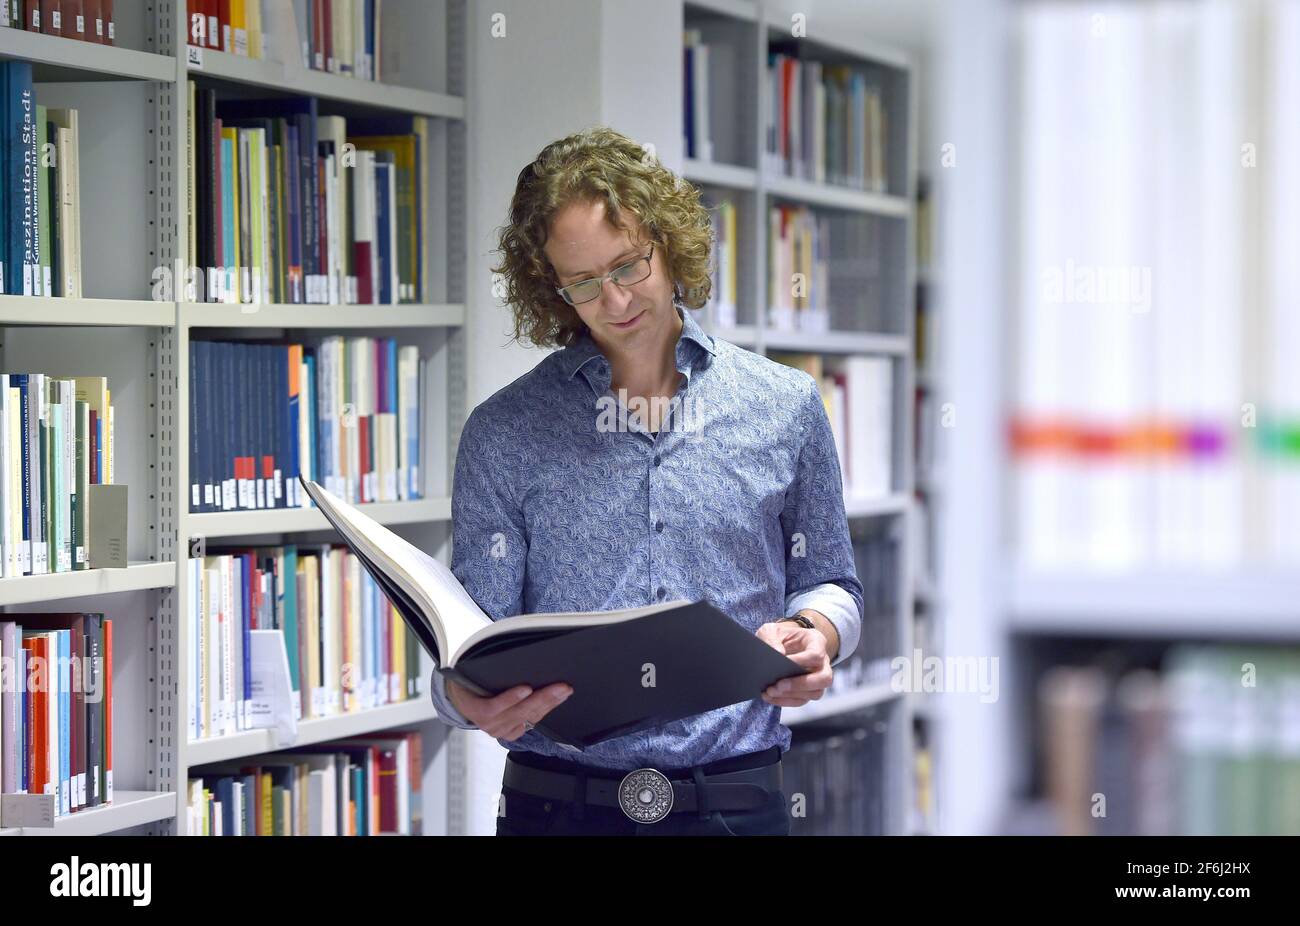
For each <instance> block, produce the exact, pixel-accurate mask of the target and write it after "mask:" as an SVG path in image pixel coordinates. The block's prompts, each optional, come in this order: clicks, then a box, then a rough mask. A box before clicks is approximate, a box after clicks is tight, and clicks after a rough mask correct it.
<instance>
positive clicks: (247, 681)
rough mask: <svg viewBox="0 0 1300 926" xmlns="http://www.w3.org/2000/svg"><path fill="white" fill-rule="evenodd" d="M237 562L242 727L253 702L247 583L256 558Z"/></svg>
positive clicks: (251, 650) (238, 692)
mask: <svg viewBox="0 0 1300 926" xmlns="http://www.w3.org/2000/svg"><path fill="white" fill-rule="evenodd" d="M238 561H240V562H242V563H243V566H242V568H241V569H240V571H239V577H240V582H239V588H240V600H241V601H242V602H243V609H242V611H241V614H240V624H241V626H242V629H243V644H242V646H241V647H240V648H241V649H242V650H243V652H242V653H241V654H240V657H241V661H242V664H243V666H244V671H243V672H242V673H241V674H242V682H243V684H242V686H241V688H240V690H239V691H237V692H236V693H235V697H237V698H240V699H242V712H241V716H242V717H243V721H244V722H243V727H247V725H248V713H249V710H250V709H251V707H252V701H253V613H252V598H251V596H250V595H249V583H250V582H251V581H252V579H253V567H254V566H255V565H256V558H255V557H254V556H253V555H252V554H251V553H245V554H244V555H243V556H241V557H238Z"/></svg>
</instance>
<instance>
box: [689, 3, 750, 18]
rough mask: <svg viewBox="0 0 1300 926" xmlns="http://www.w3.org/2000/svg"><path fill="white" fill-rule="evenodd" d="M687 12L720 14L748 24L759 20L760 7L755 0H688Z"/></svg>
mask: <svg viewBox="0 0 1300 926" xmlns="http://www.w3.org/2000/svg"><path fill="white" fill-rule="evenodd" d="M686 7H687V12H688V13H690V12H694V11H697V10H698V11H703V12H707V13H719V14H721V15H723V16H730V17H731V18H732V19H740V20H744V21H746V22H756V21H757V20H758V6H757V5H756V4H755V3H754V2H753V0H686Z"/></svg>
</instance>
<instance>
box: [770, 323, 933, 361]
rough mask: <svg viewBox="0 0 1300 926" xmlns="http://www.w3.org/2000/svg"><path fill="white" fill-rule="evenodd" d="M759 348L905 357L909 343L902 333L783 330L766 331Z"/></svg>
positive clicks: (908, 352) (909, 350) (909, 346)
mask: <svg viewBox="0 0 1300 926" xmlns="http://www.w3.org/2000/svg"><path fill="white" fill-rule="evenodd" d="M763 346H764V347H767V348H772V349H775V350H796V351H807V352H809V353H813V354H887V355H889V356H891V357H906V356H909V354H910V352H911V349H912V347H911V343H910V342H909V340H908V338H907V336H906V335H902V334H868V333H863V332H856V331H822V332H818V331H784V330H780V329H777V328H767V329H765V330H764V331H763Z"/></svg>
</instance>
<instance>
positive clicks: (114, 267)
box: [0, 0, 468, 835]
mask: <svg viewBox="0 0 1300 926" xmlns="http://www.w3.org/2000/svg"><path fill="white" fill-rule="evenodd" d="M116 6H117V9H116V11H115V14H116V19H117V22H118V26H119V28H118V34H119V35H118V46H119V47H106V46H101V45H95V44H90V43H85V42H79V41H75V40H73V39H69V38H61V37H55V36H46V35H39V34H33V33H31V32H26V31H23V30H20V29H14V28H9V29H0V58H21V59H25V60H29V61H31V62H32V63H33V66H34V67H33V70H34V76H35V81H36V84H37V98H38V100H39V101H40V102H42V103H47V102H48V103H49V104H50V105H59V106H71V107H74V108H78V109H79V111H80V112H81V118H82V121H81V132H82V145H83V151H89V150H91V148H92V147H93V148H94V149H95V151H96V153H97V154H100V155H103V156H101V157H96V158H93V159H92V158H83V162H82V171H83V173H82V177H83V184H82V187H83V192H84V196H85V200H84V202H83V215H84V217H85V222H84V231H83V251H84V255H83V280H84V284H83V285H84V287H85V289H86V290H87V291H88V292H89V293H91V294H92V295H91V296H88V297H87V298H81V299H62V298H40V297H22V296H0V362H4V363H6V364H7V368H13V366H14V365H15V363H17V362H18V358H21V366H22V367H23V368H30V369H37V370H48V371H50V372H57V373H68V374H70V373H73V372H75V373H76V374H87V373H92V372H93V373H96V374H99V375H107V376H108V377H109V385H110V388H111V389H112V390H113V397H114V404H115V406H116V407H117V408H118V411H119V414H118V416H117V419H118V420H117V428H118V433H117V448H118V450H117V461H116V466H117V470H118V474H117V480H116V481H118V482H121V483H125V484H127V485H128V486H129V492H130V512H129V517H130V537H129V544H128V546H129V557H130V560H131V565H130V566H129V567H128V568H126V569H120V570H103V569H100V570H88V571H84V572H73V573H60V574H54V575H45V576H27V577H18V578H11V579H3V580H0V605H14V604H27V603H43V602H50V601H56V600H62V599H70V598H89V599H90V600H91V602H92V603H91V604H89V605H88V604H86V603H81V602H79V603H78V606H79V607H83V608H88V607H93V608H94V609H95V610H102V611H104V612H105V613H107V614H108V615H109V616H110V617H113V618H114V630H115V643H116V644H117V646H118V647H119V652H121V653H130V654H131V657H132V658H131V659H129V660H128V659H125V658H122V659H119V660H118V661H117V668H118V671H119V672H121V671H123V667H124V666H125V665H127V664H130V665H131V671H141V670H145V671H148V673H149V676H150V678H149V679H148V681H147V682H146V683H143V684H124V683H123V681H124V680H120V681H119V682H118V684H116V685H115V686H114V699H115V704H114V714H113V721H114V777H115V779H116V782H117V788H116V790H115V793H114V801H113V803H112V804H111V805H106V806H103V807H99V808H95V809H93V810H86V811H80V812H78V813H75V814H72V815H69V816H66V817H60V818H58V819H57V822H56V825H55V827H54V828H53V829H48V830H46V829H42V830H37V829H34V828H31V827H27V828H22V827H11V828H7V829H0V835H29V834H36V833H42V834H55V835H92V834H99V833H111V832H115V831H119V830H124V829H128V828H136V827H142V826H143V827H145V828H146V829H147V831H148V832H150V833H153V834H157V835H184V834H185V826H186V820H187V808H186V806H185V795H186V787H185V785H186V781H187V778H188V777H189V775H190V773H191V771H192V770H194V769H195V768H196V767H197V766H199V765H201V764H202V763H207V762H215V761H218V760H222V759H230V758H240V757H248V756H253V755H256V754H258V753H261V752H265V751H269V750H273V749H275V748H277V746H278V745H280V744H277V743H275V742H274V740H273V738H272V734H271V733H270V732H269V731H263V730H257V731H245V732H241V733H239V734H237V735H234V736H229V737H222V738H213V739H208V740H201V741H196V742H192V743H191V742H186V722H185V719H184V718H185V717H186V716H187V713H186V706H185V703H184V700H185V693H186V692H187V690H188V685H187V678H186V676H185V672H186V670H187V663H188V660H187V659H186V658H184V654H185V653H186V652H187V651H188V649H187V645H188V632H189V630H188V621H187V620H186V614H185V602H186V600H187V593H188V588H187V583H188V570H187V569H185V568H182V566H183V565H184V563H185V562H186V560H187V558H188V556H189V551H190V549H191V543H192V542H193V541H196V540H198V539H200V538H202V539H203V540H204V541H205V542H206V540H207V539H209V538H220V539H221V540H222V541H223V542H226V541H230V542H235V541H244V540H249V541H251V540H252V539H253V538H257V539H258V541H259V542H265V541H266V540H267V538H270V539H271V540H272V542H274V541H276V540H278V539H279V538H284V537H292V538H293V539H295V540H315V541H317V542H330V541H331V540H332V539H333V532H332V531H331V530H330V529H329V528H328V525H327V524H326V522H325V519H324V517H323V516H322V515H320V513H319V512H317V511H315V510H310V509H300V510H283V509H281V510H274V511H252V512H225V513H215V514H193V515H192V514H190V513H189V512H188V510H187V503H186V499H187V497H188V494H189V493H188V491H187V489H188V485H189V460H188V454H187V452H186V448H187V447H188V445H189V444H188V434H189V430H188V429H189V427H190V422H189V414H188V407H189V393H188V357H189V342H190V338H191V336H192V334H197V336H199V337H203V338H239V337H243V336H253V337H259V338H266V337H268V336H271V337H274V336H276V335H277V334H282V335H284V336H285V337H286V338H299V339H306V340H311V339H315V338H318V337H320V336H323V335H326V334H332V333H336V332H344V331H348V332H352V333H371V334H379V333H384V334H394V335H396V336H398V337H400V338H401V339H402V340H403V342H404V343H415V344H418V345H419V346H420V349H421V357H422V359H424V360H425V361H426V364H427V369H426V376H425V394H424V410H423V414H424V416H425V418H424V421H423V422H422V423H423V424H424V426H425V434H426V435H427V437H426V439H425V440H424V441H423V442H422V458H421V461H420V471H421V476H422V479H423V480H424V498H423V499H421V500H418V501H412V502H402V503H396V502H394V503H384V504H376V505H372V506H368V510H370V511H371V512H372V513H373V514H374V515H375V516H376V518H377V519H378V520H380V521H382V522H384V523H386V524H391V525H401V526H402V528H401V529H402V531H403V533H404V534H406V535H407V536H408V538H409V539H411V540H412V542H414V543H417V544H418V545H420V546H421V547H422V548H423V549H425V550H426V551H428V552H429V553H430V555H434V556H438V557H440V558H443V559H444V560H445V559H446V557H447V555H448V553H449V549H450V494H451V472H452V467H453V463H454V460H455V451H456V443H457V440H458V438H459V433H460V427H461V424H462V423H463V420H464V417H465V411H466V410H465V403H466V382H467V381H466V356H465V331H464V322H465V306H464V299H465V286H466V275H467V270H468V260H467V241H466V240H465V239H466V221H467V219H466V202H465V189H466V186H467V172H468V164H467V147H466V145H467V130H466V125H465V116H466V107H465V99H464V93H465V67H466V61H465V58H464V55H465V48H466V45H467V44H468V43H467V29H468V17H467V14H466V0H435V2H417V0H393V2H392V3H391V4H389V3H386V4H385V14H386V15H396V16H400V17H402V19H403V21H405V20H406V19H407V18H409V19H410V20H411V22H410V28H409V29H402V30H399V31H400V32H402V33H409V34H404V35H402V36H398V37H395V38H394V39H393V41H394V42H395V43H397V44H399V45H401V44H402V43H407V44H406V45H403V47H402V52H401V56H400V57H401V61H402V62H403V63H404V65H405V67H406V68H407V69H408V71H409V73H407V72H403V73H402V74H401V75H399V76H398V77H395V78H394V79H395V80H396V85H394V84H387V83H376V82H371V81H364V80H357V79H351V78H345V77H341V76H338V75H334V74H325V73H321V72H316V71H309V70H307V69H304V68H302V67H301V66H298V65H297V64H296V63H294V64H289V65H286V64H282V63H279V62H274V61H267V60H251V59H247V58H241V57H236V56H233V55H227V54H224V53H220V52H213V51H206V50H205V52H204V53H203V54H201V55H199V56H196V57H195V58H193V59H192V58H191V57H190V56H189V54H187V46H186V44H185V36H186V34H187V28H186V26H187V23H186V12H185V6H184V3H183V2H182V3H176V2H174V0H148V2H146V0H119V2H118V3H117V5H116ZM386 41H387V39H386ZM412 43H421V44H419V45H416V44H412ZM124 46H130V47H124ZM268 51H269V49H268ZM415 51H418V52H419V54H415V53H414V52H415ZM408 52H409V53H408ZM191 77H194V78H196V79H201V80H205V81H214V82H216V83H217V85H218V86H219V87H226V88H229V89H230V92H232V93H234V94H237V95H242V96H261V95H275V94H288V95H295V96H301V95H315V96H318V97H320V98H321V99H322V100H323V101H324V100H328V101H330V104H329V105H330V107H332V108H331V109H330V110H329V111H334V112H340V113H343V114H361V113H365V112H374V111H388V112H394V111H396V112H404V113H410V114H414V115H421V116H427V117H430V118H429V141H430V155H431V156H430V175H429V177H428V178H427V180H428V183H427V184H426V187H425V188H426V190H427V195H428V197H429V200H428V202H427V203H426V207H427V208H428V209H429V214H430V218H431V223H432V225H433V233H432V234H431V235H430V239H431V240H430V242H428V243H427V246H428V247H430V248H431V255H430V256H431V261H430V264H429V265H430V267H431V275H430V281H429V288H430V292H431V293H432V294H434V295H435V296H436V297H437V298H438V299H439V300H441V301H437V302H433V303H430V304H425V305H379V306H347V305H312V306H307V305H256V306H252V305H224V304H211V303H202V304H189V303H184V302H179V301H155V300H153V299H151V298H149V297H150V296H151V295H152V291H151V279H152V274H154V272H155V268H160V267H167V268H172V267H175V266H176V263H177V261H179V260H183V259H184V256H185V254H186V253H187V246H186V235H187V224H188V222H187V217H186V214H185V203H186V193H187V190H186V172H185V170H184V167H183V165H184V163H185V159H186V150H185V146H186V136H187V133H186V126H187V119H188V114H187V112H186V107H187V99H188V94H187V92H186V84H187V81H188V80H189V78H191ZM403 77H408V78H410V79H408V80H406V81H405V82H404V81H403V80H402V79H401V78H403ZM108 81H112V82H114V83H111V84H109V83H106V82H108ZM403 83H407V84H413V85H418V86H406V85H402V84H403ZM101 86H102V87H104V88H107V89H106V90H105V89H100V87H101ZM323 108H324V107H323ZM138 197H139V198H138ZM141 199H143V209H142V208H141V205H142V201H141ZM109 223H111V227H113V232H112V234H110V235H95V234H93V232H92V229H94V228H95V227H97V226H98V227H110V226H109ZM431 668H432V667H431V664H430V663H428V661H427V657H426V659H425V662H424V664H423V667H422V674H423V676H424V678H423V679H422V680H421V685H422V691H427V688H426V687H425V686H427V678H428V673H429V671H430V670H431ZM396 726H404V727H419V728H420V729H421V731H422V732H423V734H424V737H425V745H424V750H423V753H424V761H425V769H424V779H423V794H424V800H425V806H424V821H425V832H426V833H429V832H458V831H461V830H463V828H464V811H463V808H459V807H457V805H456V803H455V802H454V801H453V800H451V799H450V798H451V796H452V795H454V794H455V793H458V787H457V784H456V778H457V775H462V774H463V773H464V768H465V759H464V744H463V742H462V741H461V740H460V739H458V738H456V737H452V736H450V735H449V728H448V727H447V726H446V725H445V724H443V723H441V722H440V721H438V720H437V719H436V714H435V712H434V709H433V706H432V704H431V703H430V701H429V700H428V698H427V694H422V696H420V697H417V698H416V699H414V700H411V701H406V702H399V703H396V704H390V705H385V706H383V707H380V708H377V709H374V710H368V711H362V712H356V713H352V714H345V715H341V716H335V717H329V718H323V719H314V720H307V721H302V722H301V723H300V726H299V738H298V740H297V744H305V743H318V742H323V741H326V740H329V739H333V738H336V737H345V736H357V735H362V734H366V733H370V732H375V731H379V730H383V729H388V728H392V727H396Z"/></svg>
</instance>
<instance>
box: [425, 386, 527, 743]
mask: <svg viewBox="0 0 1300 926" xmlns="http://www.w3.org/2000/svg"><path fill="white" fill-rule="evenodd" d="M501 446H502V443H501V442H500V441H499V440H495V439H493V437H492V430H491V427H490V419H489V418H488V417H487V416H486V415H485V414H484V413H483V409H482V407H481V406H480V408H477V409H475V410H474V412H473V413H472V414H471V415H470V416H469V420H467V421H466V422H465V427H464V428H463V429H462V431H461V436H460V444H459V446H458V447H457V449H456V467H455V475H454V478H453V481H452V490H451V521H452V528H451V530H452V544H451V571H452V574H453V575H454V576H455V577H456V578H457V580H459V582H460V584H461V585H463V586H465V591H466V592H468V593H469V596H470V597H471V598H473V599H474V601H475V603H477V604H478V606H479V607H480V608H482V609H483V613H484V614H486V615H487V616H488V617H489V618H491V619H492V620H494V621H495V620H500V619H501V618H503V617H511V616H513V615H515V614H519V613H520V612H521V611H522V610H523V593H524V568H525V564H526V562H527V558H528V544H527V535H526V532H525V529H524V519H523V514H522V513H521V511H520V509H519V506H518V505H517V504H515V500H514V494H513V491H512V489H511V486H510V481H509V479H508V474H509V467H507V466H506V465H504V463H503V462H502V461H500V460H498V459H497V454H498V453H499V448H500V447H501ZM429 687H430V697H431V698H432V700H433V703H434V706H435V707H436V708H437V709H438V715H439V717H441V718H442V719H443V720H445V721H446V722H448V723H450V724H451V725H452V726H456V727H460V728H461V729H464V730H474V729H477V727H475V726H474V725H473V724H471V723H470V722H469V721H468V720H466V719H465V717H464V716H462V715H461V714H460V712H459V711H457V710H456V709H455V708H454V707H453V706H452V704H451V702H450V700H449V699H448V698H447V688H446V679H445V678H443V676H442V673H440V672H435V673H434V679H433V684H432V685H430V686H429Z"/></svg>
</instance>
